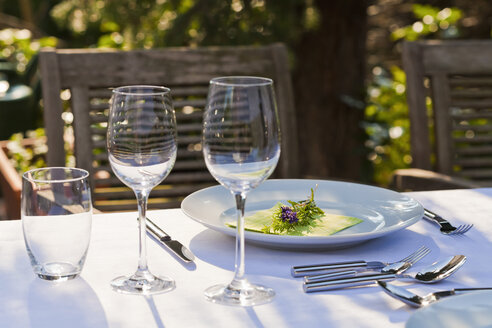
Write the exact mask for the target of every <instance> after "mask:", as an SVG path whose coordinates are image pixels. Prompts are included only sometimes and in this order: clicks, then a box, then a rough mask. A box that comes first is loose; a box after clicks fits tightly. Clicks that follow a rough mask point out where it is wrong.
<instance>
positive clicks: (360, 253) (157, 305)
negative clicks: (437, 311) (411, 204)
mask: <svg viewBox="0 0 492 328" xmlns="http://www.w3.org/2000/svg"><path fill="white" fill-rule="evenodd" d="M409 195H410V196H411V197H413V198H414V199H416V200H418V201H419V202H420V203H421V204H422V205H423V206H424V207H425V208H427V209H429V210H431V211H433V212H436V213H439V214H440V215H441V216H443V217H445V218H446V219H448V220H449V221H451V222H452V223H453V224H456V225H459V224H463V223H472V224H474V227H473V229H471V230H470V231H468V232H467V233H466V234H465V235H462V236H454V237H452V236H447V235H444V234H441V233H440V232H439V229H438V227H437V226H436V225H434V224H433V223H431V222H429V221H426V220H420V221H418V222H417V223H415V224H414V225H412V226H410V227H408V228H406V229H403V230H399V231H397V232H395V233H392V234H390V235H387V236H385V237H381V238H377V239H373V240H370V241H368V242H365V243H363V244H359V245H355V246H352V247H348V248H344V249H335V250H333V249H332V250H317V251H306V250H304V251H299V250H295V249H282V250H279V249H271V248H267V247H259V246H255V245H251V244H247V245H246V253H247V255H246V271H247V277H248V278H249V280H251V281H252V282H255V283H258V284H262V285H265V286H269V287H271V288H273V289H274V290H275V291H276V296H275V298H274V300H273V302H271V303H268V304H264V305H259V306H254V307H245V308H241V307H234V306H224V305H218V304H213V303H210V302H208V301H206V300H205V298H204V296H203V291H204V289H206V288H207V287H209V286H211V285H214V284H216V283H224V282H227V281H230V280H231V279H232V275H233V271H234V251H235V250H234V248H235V241H234V238H231V237H230V236H227V235H224V234H221V233H220V232H217V231H213V230H210V229H208V228H206V227H204V226H202V225H201V224H199V223H197V222H195V221H194V220H192V219H190V218H189V217H187V216H186V215H185V214H184V213H183V212H182V211H181V209H170V210H156V211H149V212H148V217H149V218H151V219H153V221H154V222H155V223H156V224H158V225H159V226H160V227H161V228H163V229H164V230H165V231H166V232H167V233H169V234H170V235H171V236H173V238H175V239H177V240H179V241H181V242H182V243H183V244H184V245H186V246H187V247H189V249H190V250H191V251H192V252H193V253H194V254H195V256H196V259H195V261H194V263H190V264H186V263H184V262H181V261H179V260H178V259H177V258H175V257H174V256H173V255H172V254H171V253H170V252H168V251H166V249H165V248H164V247H163V246H161V245H160V244H158V243H157V242H155V241H154V240H151V239H149V240H147V251H148V255H147V259H148V262H149V268H150V270H151V271H152V272H153V273H155V274H157V275H165V276H169V277H172V278H173V279H174V280H175V281H176V289H175V290H173V291H171V292H168V293H164V294H157V295H153V296H133V295H124V294H119V293H116V292H114V291H113V290H112V289H111V287H110V285H109V282H110V281H111V280H112V279H113V278H115V277H116V276H119V275H122V274H128V273H132V272H134V270H135V265H136V263H137V258H138V252H137V250H138V238H137V236H138V232H137V220H136V213H135V212H126V213H105V214H94V215H93V224H92V235H91V243H90V247H89V252H88V256H87V261H86V263H85V266H84V269H83V271H82V274H81V275H80V277H78V278H76V279H73V280H70V281H67V282H50V281H44V280H41V279H39V278H37V277H36V276H35V275H34V274H33V271H32V269H31V266H30V263H29V259H28V256H27V254H26V249H25V245H24V240H23V233H22V224H21V221H20V220H12V221H1V222H0V327H50V328H52V327H91V328H103V327H132V328H133V327H147V328H150V327H158V328H160V327H296V328H297V327H404V326H405V323H406V321H407V320H408V319H409V318H410V316H411V315H412V314H413V313H415V311H416V309H414V308H411V307H409V306H407V305H405V304H403V303H402V302H400V301H398V300H396V299H393V298H391V297H389V296H388V295H386V294H385V293H384V292H383V290H382V289H381V288H380V287H379V286H377V285H371V286H366V287H358V288H351V289H342V290H332V291H325V292H318V293H312V294H306V293H304V292H303V289H302V284H301V279H299V278H293V277H292V276H291V274H290V269H291V267H292V266H293V265H302V264H314V263H322V262H335V261H342V260H345V261H348V260H383V261H395V260H398V259H401V258H403V257H405V256H406V255H408V254H410V253H411V252H412V251H414V250H415V249H417V248H418V247H420V246H421V245H425V246H427V247H429V248H430V249H431V251H432V252H431V253H430V254H429V255H427V256H426V257H425V258H423V259H422V260H421V261H420V262H419V263H417V264H416V265H415V266H414V268H411V269H410V270H409V271H410V272H416V271H417V270H418V269H419V268H421V267H423V266H426V265H429V264H431V263H432V262H435V261H436V260H438V259H440V258H443V257H446V256H450V255H456V254H463V255H466V256H467V258H468V259H467V262H466V263H465V265H464V266H463V267H462V268H461V269H460V270H458V271H457V272H456V273H455V274H453V275H452V276H451V277H449V278H448V279H446V280H444V281H441V282H439V283H436V284H432V285H423V284H416V283H415V282H406V283H403V282H397V284H399V285H402V286H405V287H406V288H408V289H411V290H412V291H415V292H418V293H419V294H425V293H428V292H431V291H437V290H446V289H452V288H459V287H485V286H488V287H490V286H492V261H491V259H492V188H491V189H487V188H485V189H468V190H446V191H430V192H414V193H409Z"/></svg>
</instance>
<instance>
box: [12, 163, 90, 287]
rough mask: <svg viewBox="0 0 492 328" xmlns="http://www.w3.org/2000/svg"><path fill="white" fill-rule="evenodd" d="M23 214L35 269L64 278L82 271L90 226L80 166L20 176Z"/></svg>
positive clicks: (42, 275)
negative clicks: (78, 167)
mask: <svg viewBox="0 0 492 328" xmlns="http://www.w3.org/2000/svg"><path fill="white" fill-rule="evenodd" d="M21 218H22V228H23V231H24V241H25V243H26V248H27V253H28V255H29V259H30V261H31V265H32V267H33V270H34V273H35V274H36V275H37V276H38V277H40V278H42V279H46V280H58V281H65V280H69V279H73V278H75V277H76V276H77V275H79V274H80V272H81V271H82V267H83V266H84V262H85V258H86V256H87V249H88V247H89V240H90V234H91V224H92V205H91V192H90V187H89V173H88V172H87V171H85V170H82V169H77V168H68V167H52V168H42V169H34V170H31V171H28V172H26V173H24V175H23V176H22V194H21Z"/></svg>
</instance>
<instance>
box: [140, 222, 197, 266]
mask: <svg viewBox="0 0 492 328" xmlns="http://www.w3.org/2000/svg"><path fill="white" fill-rule="evenodd" d="M146 222H147V224H146V225H147V231H148V232H149V233H150V234H151V235H152V236H153V237H154V238H156V239H157V240H158V241H159V242H160V243H161V244H163V245H164V246H166V247H167V248H168V249H170V250H171V251H172V252H173V253H174V254H176V255H177V256H178V257H179V258H180V259H182V260H183V261H185V262H193V261H194V260H195V255H193V253H192V252H191V251H190V250H189V249H188V248H186V247H185V246H184V245H183V244H181V243H180V242H179V241H177V240H174V239H172V238H171V236H169V235H168V234H167V233H165V232H164V231H163V230H162V229H161V228H159V227H158V226H157V225H156V224H155V223H154V222H152V220H150V219H149V218H146Z"/></svg>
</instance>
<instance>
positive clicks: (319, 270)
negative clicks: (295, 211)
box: [291, 209, 492, 307]
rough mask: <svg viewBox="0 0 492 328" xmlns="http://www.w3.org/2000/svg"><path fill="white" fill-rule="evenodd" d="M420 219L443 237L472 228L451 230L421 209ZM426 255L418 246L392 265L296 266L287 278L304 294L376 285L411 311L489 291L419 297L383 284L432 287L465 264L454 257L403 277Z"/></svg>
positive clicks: (461, 290)
mask: <svg viewBox="0 0 492 328" xmlns="http://www.w3.org/2000/svg"><path fill="white" fill-rule="evenodd" d="M424 218H425V219H427V220H429V221H431V222H434V223H436V224H438V225H439V227H440V231H441V233H442V234H444V235H462V234H464V233H466V232H467V231H468V230H470V229H471V228H472V227H473V225H472V224H470V225H460V226H458V227H454V226H453V225H451V224H450V223H449V222H448V221H447V220H445V219H443V218H442V217H441V216H439V215H437V214H435V213H433V212H431V211H429V210H427V209H424ZM430 252H431V251H430V249H429V248H427V247H425V246H422V247H420V248H419V249H417V250H416V251H415V252H413V253H412V254H410V255H408V256H407V257H405V258H402V259H401V260H399V261H396V262H381V261H369V262H367V261H364V260H360V261H348V262H335V263H324V264H312V265H300V266H294V267H292V269H291V275H292V277H294V278H303V282H302V287H303V290H304V292H306V293H313V292H320V291H329V290H335V289H342V288H351V287H358V286H367V285H374V284H377V285H379V286H380V287H381V288H382V289H383V290H384V292H386V293H387V294H388V295H390V296H392V297H394V298H396V299H398V300H401V301H402V302H404V303H406V304H408V305H410V306H412V307H422V306H426V305H429V304H431V303H434V302H436V301H438V300H440V299H442V298H445V297H449V296H454V295H461V294H465V293H469V292H474V291H483V290H492V287H482V288H456V289H452V290H447V291H439V292H435V293H430V294H428V295H425V296H419V295H416V294H414V293H412V292H410V291H408V290H407V289H405V288H403V287H399V286H395V285H392V284H389V283H387V282H386V281H391V280H395V279H404V280H411V281H415V282H417V283H425V284H429V283H435V282H439V281H441V280H443V279H446V278H448V277H449V276H451V275H452V274H453V273H455V272H456V271H457V270H458V269H459V268H461V266H462V265H463V264H465V262H466V256H464V255H455V256H450V257H448V258H444V259H442V260H439V261H437V262H434V263H433V264H431V265H430V266H428V267H425V268H423V269H421V270H420V271H419V272H417V273H415V274H404V272H405V271H407V270H408V269H410V268H411V267H412V266H413V265H414V264H415V263H417V262H418V261H420V260H421V259H422V258H424V257H425V256H426V255H427V254H429V253H430Z"/></svg>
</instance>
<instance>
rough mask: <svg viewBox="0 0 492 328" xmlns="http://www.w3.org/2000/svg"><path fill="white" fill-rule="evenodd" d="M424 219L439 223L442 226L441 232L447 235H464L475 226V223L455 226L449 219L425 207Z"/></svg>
mask: <svg viewBox="0 0 492 328" xmlns="http://www.w3.org/2000/svg"><path fill="white" fill-rule="evenodd" d="M424 219H427V220H429V221H431V222H434V223H437V224H438V225H439V227H440V228H441V233H443V234H445V235H462V234H464V233H465V232H467V231H468V230H470V229H471V228H472V227H473V224H462V225H459V226H458V227H454V226H453V225H451V223H449V222H448V221H447V220H445V219H443V218H442V217H441V216H439V215H437V214H436V213H432V212H431V211H429V210H428V209H424Z"/></svg>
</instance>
